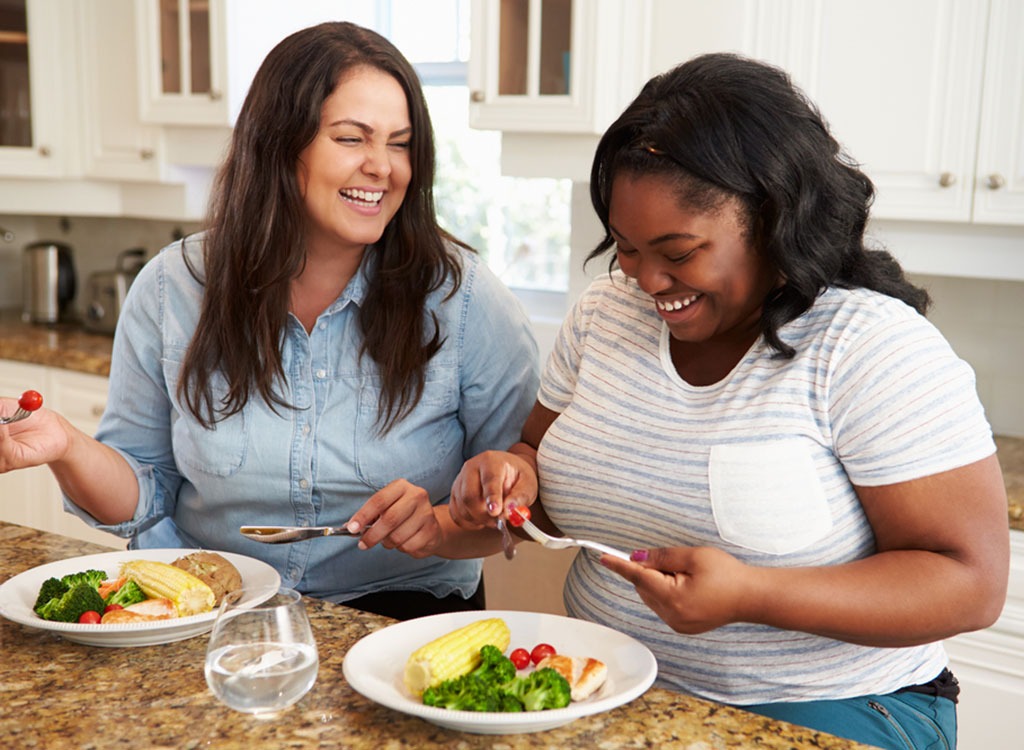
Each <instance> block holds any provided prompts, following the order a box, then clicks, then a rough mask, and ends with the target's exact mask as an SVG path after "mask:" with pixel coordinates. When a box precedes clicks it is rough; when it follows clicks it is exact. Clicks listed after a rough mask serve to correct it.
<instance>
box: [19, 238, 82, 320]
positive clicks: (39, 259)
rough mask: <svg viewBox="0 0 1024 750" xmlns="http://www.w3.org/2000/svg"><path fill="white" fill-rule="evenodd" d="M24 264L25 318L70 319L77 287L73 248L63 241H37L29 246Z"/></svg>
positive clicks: (26, 249)
mask: <svg viewBox="0 0 1024 750" xmlns="http://www.w3.org/2000/svg"><path fill="white" fill-rule="evenodd" d="M22 267H23V269H24V272H23V280H24V289H23V290H22V291H23V298H24V302H25V304H24V307H23V311H22V319H23V320H25V321H28V322H31V323H44V324H49V325H52V324H54V323H59V322H61V321H62V320H66V319H67V317H68V314H69V313H70V311H71V300H73V299H74V298H75V288H76V279H75V264H74V260H73V257H72V252H71V248H70V247H69V246H68V245H65V244H64V243H61V242H45V241H44V242H33V243H32V244H31V245H27V246H26V247H25V254H24V258H23V260H22Z"/></svg>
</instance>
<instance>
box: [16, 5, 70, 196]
mask: <svg viewBox="0 0 1024 750" xmlns="http://www.w3.org/2000/svg"><path fill="white" fill-rule="evenodd" d="M66 17H67V14H64V17H63V18H62V15H61V9H60V7H59V0H0V175H17V176H34V177H49V176H56V175H60V174H63V173H64V172H65V170H66V168H67V167H68V161H69V159H70V158H71V156H72V154H71V153H69V151H68V150H67V149H65V148H64V143H63V140H62V136H61V133H60V130H59V129H58V124H59V122H60V120H61V118H62V116H63V115H62V113H63V112H65V111H66V108H67V106H68V104H69V99H70V98H71V97H74V96H75V95H76V92H74V91H73V90H68V87H67V86H66V82H65V79H64V77H63V76H61V75H60V68H59V65H60V59H62V58H61V55H64V54H67V53H68V50H69V49H70V50H73V49H74V47H73V46H72V47H66V46H63V45H65V44H68V43H70V44H72V45H73V40H69V39H68V38H67V35H66V34H65V33H64V32H65V31H66V27H67V24H66V23H65V19H66ZM58 50H59V51H60V55H59V54H58Z"/></svg>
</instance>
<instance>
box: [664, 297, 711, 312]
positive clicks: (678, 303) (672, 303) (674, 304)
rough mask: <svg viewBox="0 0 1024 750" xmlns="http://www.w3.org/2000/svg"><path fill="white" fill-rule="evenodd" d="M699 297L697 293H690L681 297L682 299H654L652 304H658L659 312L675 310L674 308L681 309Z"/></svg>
mask: <svg viewBox="0 0 1024 750" xmlns="http://www.w3.org/2000/svg"><path fill="white" fill-rule="evenodd" d="M699 297H700V295H699V294H692V295H690V296H689V297H683V298H682V299H674V300H664V301H662V300H655V301H654V304H655V305H657V306H658V309H659V310H660V311H661V312H675V311H676V310H682V309H684V308H687V307H689V306H690V305H692V304H693V303H694V302H696V301H697V299H698V298H699Z"/></svg>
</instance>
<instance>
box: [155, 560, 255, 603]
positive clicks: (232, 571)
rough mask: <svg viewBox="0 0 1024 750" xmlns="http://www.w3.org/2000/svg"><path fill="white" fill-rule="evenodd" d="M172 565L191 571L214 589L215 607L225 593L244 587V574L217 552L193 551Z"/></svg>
mask: <svg viewBox="0 0 1024 750" xmlns="http://www.w3.org/2000/svg"><path fill="white" fill-rule="evenodd" d="M171 565H173V566H175V567H176V568H181V569H182V570H184V571H186V572H188V573H191V574H192V575H194V576H195V577H196V578H198V579H199V580H201V581H202V582H203V583H205V584H206V585H207V586H209V587H210V588H211V589H213V596H214V605H213V606H215V607H216V606H217V605H218V604H220V602H221V600H222V599H223V598H224V595H225V594H227V593H230V592H232V591H234V590H236V589H239V588H241V587H242V574H241V573H239V572H238V568H236V567H235V566H234V565H232V564H231V563H230V562H229V561H228V560H227V559H226V558H225V557H224V556H223V555H218V554H217V553H216V552H205V551H204V552H193V553H191V554H189V555H185V556H184V557H179V558H178V559H177V560H175V561H174V562H173V563H171Z"/></svg>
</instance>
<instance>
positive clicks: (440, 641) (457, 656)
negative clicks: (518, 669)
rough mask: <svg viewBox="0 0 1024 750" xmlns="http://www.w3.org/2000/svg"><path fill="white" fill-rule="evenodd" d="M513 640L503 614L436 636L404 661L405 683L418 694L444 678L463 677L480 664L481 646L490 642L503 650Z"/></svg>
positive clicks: (439, 682)
mask: <svg viewBox="0 0 1024 750" xmlns="http://www.w3.org/2000/svg"><path fill="white" fill-rule="evenodd" d="M511 640H512V634H511V633H510V632H509V629H508V625H507V624H506V623H505V621H504V620H502V619H501V618H500V617H492V618H490V619H487V620H478V621H476V622H473V623H470V624H469V625H464V626H463V627H461V628H459V629H458V630H453V631H452V632H450V633H448V634H446V635H442V636H441V637H440V638H435V639H434V640H432V641H431V642H430V643H428V644H426V645H425V646H420V647H419V648H418V649H416V650H415V651H413V653H412V655H411V656H410V657H409V660H408V661H407V662H406V663H405V686H406V687H407V688H409V690H410V691H411V692H413V693H415V694H416V695H419V694H420V693H422V692H423V691H424V690H426V689H427V688H428V687H433V686H434V685H439V684H441V682H443V681H444V680H450V679H453V678H455V677H461V676H462V675H464V674H468V673H469V672H472V671H473V670H474V669H476V667H477V666H478V665H479V664H480V649H481V648H483V647H484V646H486V645H488V644H490V645H492V646H496V647H497V648H498V649H500V650H501V651H502V652H504V651H505V649H507V648H508V644H509V643H510V642H511Z"/></svg>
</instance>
